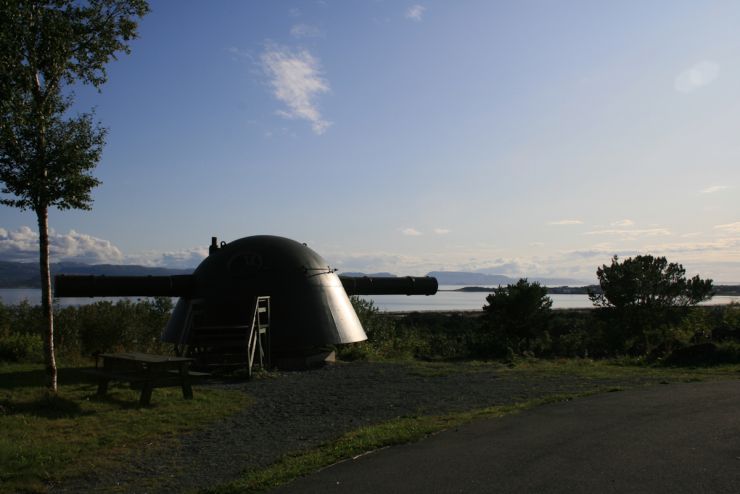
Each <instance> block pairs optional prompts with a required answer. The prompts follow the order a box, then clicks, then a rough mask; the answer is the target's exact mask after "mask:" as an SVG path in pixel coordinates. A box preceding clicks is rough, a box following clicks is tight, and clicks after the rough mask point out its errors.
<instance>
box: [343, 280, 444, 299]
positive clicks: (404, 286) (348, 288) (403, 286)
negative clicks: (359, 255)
mask: <svg viewBox="0 0 740 494" xmlns="http://www.w3.org/2000/svg"><path fill="white" fill-rule="evenodd" d="M339 279H340V280H341V282H342V285H343V286H344V291H345V292H347V295H434V294H435V293H437V288H439V286H438V284H437V279H436V278H432V277H429V276H423V277H420V276H404V277H402V278H390V277H389V278H371V277H369V276H361V277H354V276H340V277H339Z"/></svg>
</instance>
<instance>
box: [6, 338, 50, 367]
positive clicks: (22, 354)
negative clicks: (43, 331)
mask: <svg viewBox="0 0 740 494" xmlns="http://www.w3.org/2000/svg"><path fill="white" fill-rule="evenodd" d="M43 348H44V342H43V340H42V339H41V335H40V334H32V333H9V334H8V333H5V334H3V333H0V361H4V362H40V361H42V360H43V353H42V352H43Z"/></svg>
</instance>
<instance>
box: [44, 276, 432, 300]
mask: <svg viewBox="0 0 740 494" xmlns="http://www.w3.org/2000/svg"><path fill="white" fill-rule="evenodd" d="M339 279H340V280H341V282H342V286H344V290H345V291H346V292H347V295H434V294H435V293H437V288H438V285H437V280H436V278H430V277H428V276H424V277H418V276H404V277H402V278H390V277H389V278H373V277H369V276H361V277H354V276H340V277H339ZM54 294H55V295H56V296H57V297H159V296H161V297H189V296H192V295H194V294H195V280H194V277H193V276H192V275H189V274H185V275H174V276H93V275H58V276H56V277H55V279H54Z"/></svg>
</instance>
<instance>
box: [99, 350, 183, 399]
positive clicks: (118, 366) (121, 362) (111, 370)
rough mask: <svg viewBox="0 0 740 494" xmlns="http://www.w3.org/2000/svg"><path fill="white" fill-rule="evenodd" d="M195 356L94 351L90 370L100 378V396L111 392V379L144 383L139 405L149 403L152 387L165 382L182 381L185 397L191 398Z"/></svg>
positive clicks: (160, 385) (171, 384) (177, 382)
mask: <svg viewBox="0 0 740 494" xmlns="http://www.w3.org/2000/svg"><path fill="white" fill-rule="evenodd" d="M193 360H194V359H192V358H186V357H171V356H167V355H152V354H148V353H138V352H129V353H99V354H97V355H95V369H93V370H91V372H90V373H91V374H93V375H95V376H96V377H97V378H98V395H99V396H103V395H105V394H106V393H107V392H108V383H109V382H110V381H121V382H129V383H131V384H132V385H135V384H136V385H141V396H140V397H139V405H141V406H147V405H149V403H150V402H151V399H152V390H153V389H154V388H159V387H164V386H178V385H179V386H180V387H182V396H183V398H185V399H186V400H190V399H192V398H193V388H192V386H191V384H190V376H191V372H190V370H189V369H190V364H191V363H192V362H193Z"/></svg>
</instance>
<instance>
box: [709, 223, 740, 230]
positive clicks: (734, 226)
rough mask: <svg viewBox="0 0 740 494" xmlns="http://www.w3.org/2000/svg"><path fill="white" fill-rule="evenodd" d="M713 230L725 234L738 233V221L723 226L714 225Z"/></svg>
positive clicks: (739, 226)
mask: <svg viewBox="0 0 740 494" xmlns="http://www.w3.org/2000/svg"><path fill="white" fill-rule="evenodd" d="M714 228H715V229H717V230H722V231H723V232H727V233H740V221H736V222H735V223H726V224H724V225H715V227H714Z"/></svg>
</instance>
